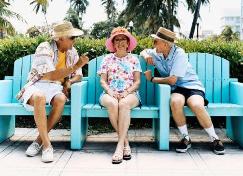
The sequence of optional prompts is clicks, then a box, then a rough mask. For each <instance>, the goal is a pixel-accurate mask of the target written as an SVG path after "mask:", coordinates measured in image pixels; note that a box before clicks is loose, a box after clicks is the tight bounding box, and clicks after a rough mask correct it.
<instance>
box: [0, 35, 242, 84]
mask: <svg viewBox="0 0 243 176" xmlns="http://www.w3.org/2000/svg"><path fill="white" fill-rule="evenodd" d="M137 39H138V46H137V47H136V49H135V50H134V52H133V53H140V51H142V50H143V49H144V48H151V47H152V44H153V41H152V39H151V38H141V37H137ZM46 40H48V41H49V40H50V38H48V37H47V36H39V37H36V38H28V37H23V36H16V37H12V38H6V39H1V40H0V68H1V69H0V79H3V78H4V76H5V75H12V71H13V63H14V61H15V60H16V59H18V58H20V57H23V56H25V55H28V54H32V53H34V52H35V49H36V47H37V46H38V44H39V43H41V42H43V41H46ZM104 43H105V39H89V38H78V39H77V40H76V43H75V47H76V49H77V50H78V52H79V53H85V52H87V51H90V50H92V53H91V54H92V58H94V57H96V56H99V55H102V54H104V53H107V50H106V48H105V46H104ZM177 45H178V46H180V47H182V48H183V49H185V51H186V52H206V53H211V54H216V55H218V56H220V57H223V58H226V59H228V60H229V61H230V65H231V77H238V78H243V71H242V68H243V66H242V65H241V64H240V63H241V62H242V58H243V42H239V41H234V42H224V41H213V40H203V41H194V40H178V41H177ZM86 74H87V70H85V69H84V75H85V76H86Z"/></svg>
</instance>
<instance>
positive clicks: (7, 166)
mask: <svg viewBox="0 0 243 176" xmlns="http://www.w3.org/2000/svg"><path fill="white" fill-rule="evenodd" d="M189 132H190V133H191V136H192V141H193V148H192V149H191V150H190V151H189V152H188V153H187V154H177V153H175V152H174V151H175V144H176V142H177V141H178V140H179V135H178V132H177V130H175V129H172V130H171V134H170V142H171V143H170V145H171V150H170V151H158V150H157V148H156V145H155V144H154V142H153V137H152V130H151V129H143V130H130V131H129V136H130V140H131V141H132V142H131V147H132V152H133V158H132V160H130V161H124V162H123V163H122V164H120V165H112V164H111V156H112V152H113V151H114V149H115V144H116V143H115V141H116V140H117V138H116V135H115V134H114V133H108V134H99V135H93V136H89V137H88V139H87V143H86V144H85V147H84V149H83V150H81V151H71V150H69V146H70V143H69V137H70V136H69V135H70V131H68V130H53V131H52V132H51V133H50V135H51V138H52V141H53V146H54V148H55V162H53V163H49V164H45V163H42V162H41V160H40V158H41V156H40V155H39V156H36V157H34V158H28V157H26V156H25V154H24V152H25V150H26V148H27V146H28V145H29V144H30V143H31V142H32V140H33V139H34V138H35V136H36V135H37V131H36V130H34V129H26V128H25V129H23V128H17V129H16V134H15V135H14V136H13V137H12V138H11V139H10V140H7V141H5V142H4V143H2V144H0V175H1V176H8V175H13V176H29V175H31V176H38V175H40V176H45V175H66V176H72V175H84V176H145V175H149V176H184V175H185V176H204V175H205V176H243V150H241V149H239V146H238V145H236V144H234V143H232V142H231V141H230V140H229V139H228V138H226V137H225V133H224V130H221V129H217V133H219V135H220V137H221V138H222V139H223V141H224V142H225V147H226V154H225V155H223V156H217V155H215V154H213V153H212V152H211V151H210V150H209V146H208V137H207V135H206V134H205V132H204V131H202V130H189Z"/></svg>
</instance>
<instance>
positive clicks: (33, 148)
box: [25, 141, 42, 157]
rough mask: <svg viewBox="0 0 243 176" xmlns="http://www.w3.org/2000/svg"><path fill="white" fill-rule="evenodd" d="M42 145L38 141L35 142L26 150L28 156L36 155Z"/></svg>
mask: <svg viewBox="0 0 243 176" xmlns="http://www.w3.org/2000/svg"><path fill="white" fill-rule="evenodd" d="M41 147H42V146H41V145H39V144H38V143H37V142H35V141H34V142H33V143H32V144H31V145H30V146H29V147H28V148H27V150H26V152H25V154H26V155H27V156H32V157H33V156H36V155H37V154H38V153H39V152H40V150H41Z"/></svg>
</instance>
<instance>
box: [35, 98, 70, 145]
mask: <svg viewBox="0 0 243 176" xmlns="http://www.w3.org/2000/svg"><path fill="white" fill-rule="evenodd" d="M66 99H67V98H66V96H65V95H64V94H58V95H56V96H55V97H54V98H53V99H52V101H51V105H52V110H51V112H50V115H49V118H48V120H47V132H48V133H49V132H50V130H51V129H52V128H53V127H54V126H55V125H56V123H57V122H58V121H59V120H60V118H61V115H62V112H63V109H64V105H65V102H66ZM36 142H38V143H39V144H41V143H42V140H41V137H40V135H39V136H38V137H37V139H36Z"/></svg>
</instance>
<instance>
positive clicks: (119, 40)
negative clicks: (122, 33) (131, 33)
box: [114, 38, 127, 43]
mask: <svg viewBox="0 0 243 176" xmlns="http://www.w3.org/2000/svg"><path fill="white" fill-rule="evenodd" d="M125 41H127V38H120V39H118V38H115V39H114V42H115V43H118V42H125Z"/></svg>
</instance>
